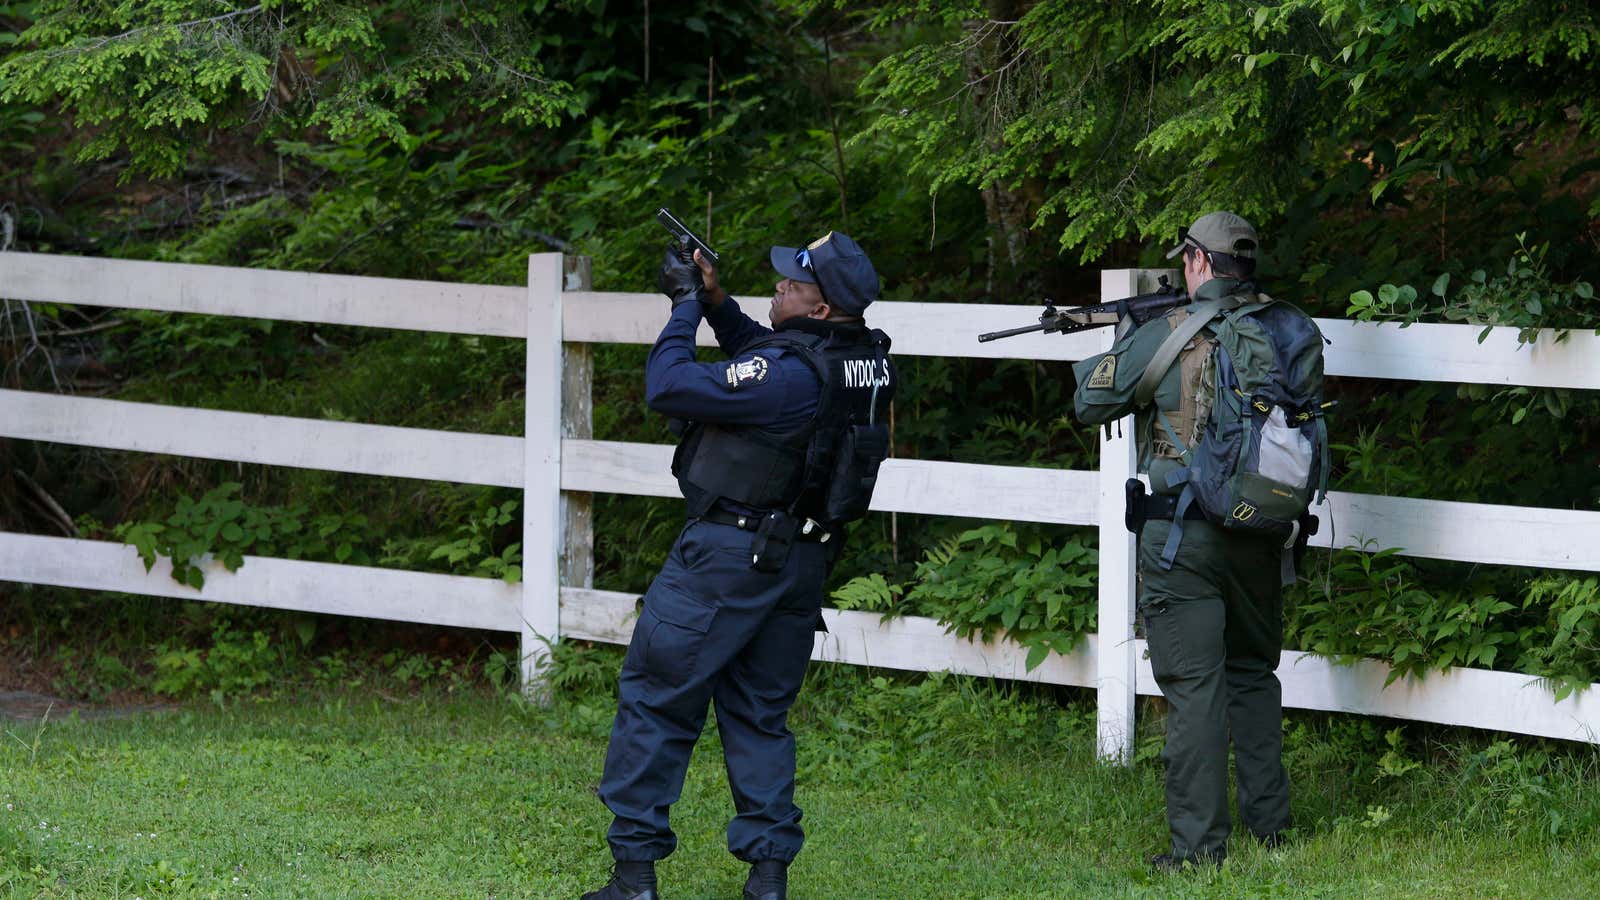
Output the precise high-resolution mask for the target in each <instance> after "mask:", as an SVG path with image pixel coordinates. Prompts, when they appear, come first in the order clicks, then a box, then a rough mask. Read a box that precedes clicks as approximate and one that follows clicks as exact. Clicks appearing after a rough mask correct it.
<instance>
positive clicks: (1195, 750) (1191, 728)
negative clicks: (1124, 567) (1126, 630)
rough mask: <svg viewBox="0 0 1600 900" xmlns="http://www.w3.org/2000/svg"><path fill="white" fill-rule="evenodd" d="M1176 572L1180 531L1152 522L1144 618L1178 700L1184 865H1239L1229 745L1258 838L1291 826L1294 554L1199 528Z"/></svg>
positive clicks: (1165, 688)
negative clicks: (1286, 627)
mask: <svg viewBox="0 0 1600 900" xmlns="http://www.w3.org/2000/svg"><path fill="white" fill-rule="evenodd" d="M1183 526H1184V527H1183V540H1182V543H1181V544H1180V545H1179V548H1178V555H1177V558H1176V559H1175V560H1174V561H1173V565H1172V568H1171V569H1170V570H1166V571H1163V570H1162V568H1161V565H1160V562H1161V549H1162V547H1163V546H1164V545H1165V543H1166V540H1167V534H1168V532H1169V531H1170V530H1171V529H1172V523H1171V522H1167V521H1151V522H1147V523H1146V524H1145V527H1144V532H1143V534H1142V535H1141V537H1140V540H1139V615H1140V618H1141V619H1143V621H1144V631H1145V637H1146V638H1147V639H1148V641H1149V646H1150V667H1151V669H1153V670H1154V672H1155V677H1156V684H1158V685H1160V687H1161V693H1162V695H1163V696H1164V697H1166V698H1167V704H1168V712H1167V745H1166V749H1165V750H1164V751H1163V752H1162V758H1163V759H1164V760H1165V762H1166V764H1167V825H1168V827H1169V828H1170V830H1171V832H1172V850H1171V852H1172V855H1173V856H1174V857H1175V858H1178V859H1190V858H1197V857H1198V858H1216V859H1221V858H1222V857H1223V856H1224V855H1226V853H1227V843H1228V834H1229V832H1230V831H1231V830H1232V820H1231V819H1230V817H1229V815H1228V739H1229V735H1230V733H1231V735H1232V738H1233V747H1234V753H1235V755H1236V757H1237V760H1238V765H1237V768H1238V772H1237V775H1238V785H1239V815H1240V817H1241V818H1242V819H1244V824H1245V826H1246V827H1247V828H1249V829H1250V831H1251V832H1253V833H1254V834H1256V835H1257V836H1261V837H1265V836H1267V835H1270V834H1273V833H1275V832H1277V831H1280V830H1282V829H1284V828H1287V827H1288V826H1289V776H1288V773H1287V772H1286V771H1285V770H1284V768H1283V689H1282V686H1281V685H1279V683H1278V676H1277V675H1276V674H1274V670H1275V669H1276V668H1277V667H1278V657H1279V655H1280V653H1281V651H1282V649H1283V594H1282V591H1281V588H1280V586H1279V577H1280V575H1279V564H1280V561H1281V558H1280V554H1281V553H1282V549H1281V547H1280V545H1278V544H1277V543H1276V542H1275V541H1272V540H1270V539H1267V540H1263V539H1260V538H1256V537H1253V536H1246V535H1238V534H1231V533H1227V532H1224V531H1223V530H1222V529H1220V528H1218V527H1216V526H1214V525H1212V524H1211V523H1209V522H1205V521H1199V520H1187V521H1185V522H1184V523H1183Z"/></svg>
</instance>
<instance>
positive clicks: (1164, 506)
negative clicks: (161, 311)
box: [1144, 494, 1206, 520]
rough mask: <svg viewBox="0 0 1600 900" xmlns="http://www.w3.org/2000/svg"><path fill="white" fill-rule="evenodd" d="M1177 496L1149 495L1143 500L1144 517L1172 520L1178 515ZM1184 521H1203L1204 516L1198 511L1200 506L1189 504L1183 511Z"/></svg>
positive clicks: (1147, 518)
mask: <svg viewBox="0 0 1600 900" xmlns="http://www.w3.org/2000/svg"><path fill="white" fill-rule="evenodd" d="M1178 496H1179V495H1177V494H1150V495H1149V496H1147V497H1145V500H1144V504H1145V505H1144V517H1145V519H1146V520H1149V519H1173V518H1176V517H1177V514H1178ZM1183 517H1184V518H1185V519H1204V518H1205V517H1206V514H1205V513H1204V512H1203V511H1202V510H1201V509H1200V504H1198V503H1190V504H1189V508H1188V509H1186V510H1184V511H1183Z"/></svg>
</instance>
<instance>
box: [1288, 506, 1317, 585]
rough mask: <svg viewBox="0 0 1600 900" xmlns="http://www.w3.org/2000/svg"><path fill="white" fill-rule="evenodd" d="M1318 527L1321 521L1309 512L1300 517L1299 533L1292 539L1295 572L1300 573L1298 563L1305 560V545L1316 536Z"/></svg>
mask: <svg viewBox="0 0 1600 900" xmlns="http://www.w3.org/2000/svg"><path fill="white" fill-rule="evenodd" d="M1320 527H1322V521H1321V520H1320V519H1318V518H1317V517H1316V516H1313V515H1312V514H1311V513H1310V512H1306V513H1305V514H1303V515H1301V516H1300V533H1299V534H1298V535H1295V539H1294V569H1295V571H1296V572H1298V571H1300V561H1301V560H1302V559H1305V556H1306V543H1307V542H1308V541H1310V540H1311V536H1312V535H1313V534H1316V533H1317V529H1318V528H1320Z"/></svg>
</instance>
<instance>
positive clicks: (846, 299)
mask: <svg viewBox="0 0 1600 900" xmlns="http://www.w3.org/2000/svg"><path fill="white" fill-rule="evenodd" d="M772 268H774V269H776V270H777V271H778V274H779V275H782V276H783V277H785V278H792V279H794V280H795V281H804V282H806V283H807V284H814V285H816V286H817V287H818V289H820V290H821V291H822V299H824V300H826V301H828V305H829V306H832V307H833V308H834V309H837V310H839V311H840V312H842V313H845V314H846V315H851V316H859V315H861V314H862V313H863V312H865V311H866V309H867V305H868V304H870V303H872V301H874V300H876V299H878V270H877V269H874V268H873V267H872V260H870V259H868V258H867V253H866V251H865V250H862V249H861V245H860V244H857V243H856V242H855V241H854V240H852V239H851V238H850V235H848V234H845V233H844V232H842V231H830V232H828V233H827V234H825V235H823V236H822V237H820V238H817V239H816V240H814V241H812V242H811V243H810V244H808V245H806V246H805V247H804V248H797V247H773V248H772Z"/></svg>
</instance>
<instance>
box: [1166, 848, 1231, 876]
mask: <svg viewBox="0 0 1600 900" xmlns="http://www.w3.org/2000/svg"><path fill="white" fill-rule="evenodd" d="M1222 860H1223V854H1221V853H1215V852H1214V853H1197V854H1195V855H1194V856H1181V857H1180V856H1173V855H1172V854H1171V853H1161V854H1157V855H1155V856H1152V857H1150V868H1151V870H1152V871H1154V872H1155V873H1156V874H1158V875H1175V874H1177V873H1179V872H1191V871H1194V870H1196V869H1201V868H1213V869H1220V868H1222Z"/></svg>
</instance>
